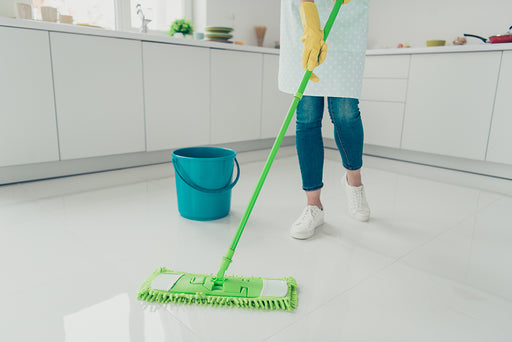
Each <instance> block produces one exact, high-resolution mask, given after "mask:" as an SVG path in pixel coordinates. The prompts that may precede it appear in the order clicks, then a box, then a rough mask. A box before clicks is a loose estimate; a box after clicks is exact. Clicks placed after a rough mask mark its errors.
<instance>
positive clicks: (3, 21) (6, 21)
mask: <svg viewBox="0 0 512 342" xmlns="http://www.w3.org/2000/svg"><path fill="white" fill-rule="evenodd" d="M0 26H3V27H12V28H23V29H34V30H43V31H49V32H61V33H71V34H84V35H91V36H99V37H110V38H119V39H131V40H139V41H142V42H152V43H164V44H174V45H183V46H195V47H203V48H212V49H221V50H232V51H241V52H255V53H263V54H272V55H279V49H274V48H268V47H258V46H253V45H236V44H230V43H222V42H213V41H208V40H195V39H188V38H173V37H169V36H165V35H163V34H162V35H160V34H152V33H149V34H147V33H138V32H126V31H113V30H108V29H103V28H96V27H87V26H79V25H69V24H61V23H51V22H46V21H40V20H28V19H15V18H7V17H0ZM507 50H512V43H503V44H486V43H480V44H478V43H475V44H470V45H447V46H440V47H413V48H384V49H368V50H366V55H367V56H383V55H413V54H437V53H458V52H488V51H507Z"/></svg>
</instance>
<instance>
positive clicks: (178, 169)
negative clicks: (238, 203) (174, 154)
mask: <svg viewBox="0 0 512 342" xmlns="http://www.w3.org/2000/svg"><path fill="white" fill-rule="evenodd" d="M171 161H172V163H173V164H174V170H176V173H177V174H178V176H179V177H180V178H181V179H182V180H183V181H184V182H185V183H187V185H188V186H190V187H191V188H193V189H195V190H197V191H201V192H206V193H220V192H225V191H228V190H231V189H232V188H233V187H234V186H235V185H236V183H237V182H238V179H239V178H240V165H238V160H236V157H235V164H236V178H235V180H234V181H233V183H231V182H228V184H226V185H225V186H223V187H222V188H219V189H207V188H203V187H202V186H199V185H197V184H196V183H194V182H193V181H192V180H191V179H190V178H189V177H188V176H187V174H186V173H185V172H184V171H183V170H182V169H181V166H180V165H179V163H178V160H177V159H174V158H173V159H172V160H171Z"/></svg>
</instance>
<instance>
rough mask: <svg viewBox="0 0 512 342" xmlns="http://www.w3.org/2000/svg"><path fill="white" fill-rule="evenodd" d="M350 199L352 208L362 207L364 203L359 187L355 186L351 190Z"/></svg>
mask: <svg viewBox="0 0 512 342" xmlns="http://www.w3.org/2000/svg"><path fill="white" fill-rule="evenodd" d="M352 195H353V196H352V199H353V200H352V201H351V203H350V204H351V207H352V209H353V210H358V209H360V208H362V207H363V204H364V200H365V198H364V192H363V189H362V188H361V187H359V188H355V189H353V190H352Z"/></svg>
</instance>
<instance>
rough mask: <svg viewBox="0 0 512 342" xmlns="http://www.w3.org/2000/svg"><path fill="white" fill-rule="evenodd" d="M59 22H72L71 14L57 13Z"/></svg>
mask: <svg viewBox="0 0 512 342" xmlns="http://www.w3.org/2000/svg"><path fill="white" fill-rule="evenodd" d="M59 23H62V24H73V16H72V15H65V14H59Z"/></svg>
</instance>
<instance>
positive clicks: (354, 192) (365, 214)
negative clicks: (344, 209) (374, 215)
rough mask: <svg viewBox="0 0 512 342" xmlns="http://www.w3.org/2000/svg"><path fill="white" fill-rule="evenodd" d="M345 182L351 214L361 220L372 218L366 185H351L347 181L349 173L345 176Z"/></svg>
mask: <svg viewBox="0 0 512 342" xmlns="http://www.w3.org/2000/svg"><path fill="white" fill-rule="evenodd" d="M343 184H344V186H345V193H346V195H347V201H348V212H349V214H350V216H352V217H353V218H355V219H356V220H359V221H368V220H369V219H370V208H369V207H368V202H367V201H366V195H365V193H364V186H363V185H361V186H350V185H349V184H348V182H347V174H345V177H343Z"/></svg>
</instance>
